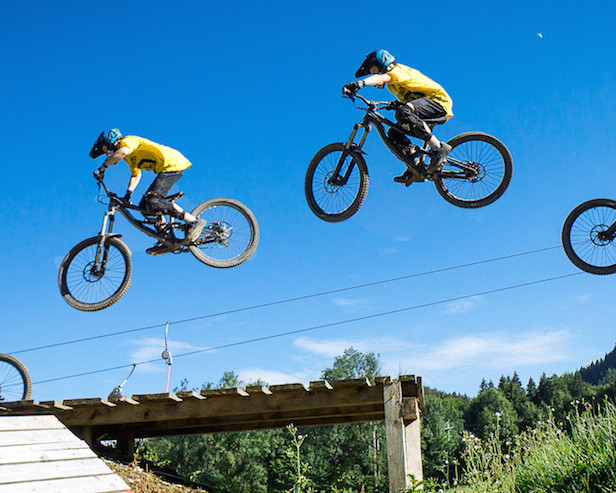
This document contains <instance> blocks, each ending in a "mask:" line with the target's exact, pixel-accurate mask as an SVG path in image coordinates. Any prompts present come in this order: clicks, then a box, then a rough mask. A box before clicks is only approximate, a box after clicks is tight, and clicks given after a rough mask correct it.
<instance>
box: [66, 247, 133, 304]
mask: <svg viewBox="0 0 616 493" xmlns="http://www.w3.org/2000/svg"><path fill="white" fill-rule="evenodd" d="M97 252H98V253H99V266H100V267H99V268H98V270H97V269H96V267H95V261H96V257H97ZM131 272H132V261H131V257H130V250H129V249H128V247H127V246H126V244H125V243H123V242H122V241H120V240H119V239H118V238H114V237H111V238H107V239H106V240H105V245H104V248H103V249H102V250H101V251H100V252H99V237H98V236H94V237H92V238H88V239H87V240H83V241H82V242H81V243H79V244H78V245H77V246H75V247H74V248H73V249H72V250H71V251H70V252H68V254H67V255H66V257H64V260H63V261H62V264H60V272H59V274H58V284H59V286H60V293H61V294H62V297H63V298H64V301H66V302H67V303H68V304H69V305H71V306H72V307H73V308H76V309H77V310H82V311H85V312H94V311H97V310H102V309H103V308H107V307H108V306H111V305H113V304H114V303H115V302H116V301H118V300H119V299H120V298H121V297H122V296H123V295H124V293H126V290H127V289H128V287H129V286H130V281H131V279H130V276H131Z"/></svg>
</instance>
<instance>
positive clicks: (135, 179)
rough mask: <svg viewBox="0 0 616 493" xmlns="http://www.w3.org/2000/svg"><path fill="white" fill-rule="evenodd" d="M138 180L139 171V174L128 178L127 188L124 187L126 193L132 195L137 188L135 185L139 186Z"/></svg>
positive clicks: (139, 178)
mask: <svg viewBox="0 0 616 493" xmlns="http://www.w3.org/2000/svg"><path fill="white" fill-rule="evenodd" d="M139 180H141V171H139V174H137V175H135V176H132V175H131V177H130V181H129V182H128V187H126V191H127V192H130V193H133V192H134V191H135V188H137V185H138V184H139Z"/></svg>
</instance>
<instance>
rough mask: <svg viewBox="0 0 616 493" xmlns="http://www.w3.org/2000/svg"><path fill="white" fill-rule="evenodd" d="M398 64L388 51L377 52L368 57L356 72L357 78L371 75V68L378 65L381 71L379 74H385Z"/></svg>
mask: <svg viewBox="0 0 616 493" xmlns="http://www.w3.org/2000/svg"><path fill="white" fill-rule="evenodd" d="M395 63H396V59H395V58H394V57H393V56H392V55H391V54H390V53H389V52H388V51H386V50H377V51H373V52H372V53H368V54H367V55H366V59H365V60H364V63H362V64H361V67H359V69H358V70H357V72H355V78H359V77H363V76H364V75H370V67H372V66H373V65H376V66H377V68H378V69H379V74H384V73H385V72H387V70H389V69H391V67H392V66H393V65H394V64H395Z"/></svg>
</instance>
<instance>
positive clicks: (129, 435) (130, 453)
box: [118, 430, 135, 461]
mask: <svg viewBox="0 0 616 493" xmlns="http://www.w3.org/2000/svg"><path fill="white" fill-rule="evenodd" d="M118 450H119V451H120V455H121V456H122V458H123V459H126V460H128V461H132V460H133V459H134V458H135V432H134V431H133V430H122V432H121V433H118Z"/></svg>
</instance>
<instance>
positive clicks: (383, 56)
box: [342, 50, 453, 186]
mask: <svg viewBox="0 0 616 493" xmlns="http://www.w3.org/2000/svg"><path fill="white" fill-rule="evenodd" d="M368 74H371V75H369V77H366V78H365V79H362V80H359V81H353V82H350V83H348V84H345V85H344V87H343V88H342V92H343V94H345V95H353V94H355V93H356V92H357V91H358V90H359V89H361V88H362V87H364V86H376V87H378V88H382V87H383V86H384V85H385V84H387V89H389V90H390V91H391V92H392V93H393V94H394V96H396V98H397V99H398V101H399V103H400V104H399V105H398V107H397V109H396V121H397V123H398V124H399V125H400V126H401V127H402V128H404V129H405V130H407V131H409V132H411V135H413V136H414V137H417V138H420V139H422V140H424V141H426V142H427V143H428V145H429V146H430V148H431V149H432V151H433V152H432V156H431V158H430V165H429V166H428V169H427V172H428V174H432V173H436V172H438V171H440V170H441V168H442V165H443V163H444V162H445V158H446V157H447V154H449V152H450V151H451V146H450V145H449V144H447V143H446V142H441V141H439V139H438V138H437V137H436V136H435V135H434V134H433V133H432V129H431V127H430V126H429V125H428V124H427V123H426V122H425V121H424V120H425V119H440V120H442V121H440V122H438V123H445V122H446V121H447V120H448V119H449V118H451V117H452V116H453V113H452V111H451V110H452V105H453V102H452V100H451V98H450V97H449V95H448V94H447V93H446V92H445V90H444V89H443V88H442V87H441V86H440V85H439V84H437V83H436V82H434V81H433V80H432V79H430V78H429V77H426V76H425V75H423V74H422V73H421V72H419V71H418V70H415V69H413V68H410V67H407V66H406V65H402V64H401V63H396V59H395V58H394V57H393V56H392V55H391V54H390V53H389V52H387V51H385V50H378V51H373V52H372V53H369V54H368V55H366V59H365V60H364V62H363V63H362V64H361V66H360V67H359V69H358V70H357V72H356V73H355V77H357V78H359V77H363V76H364V75H368ZM387 133H388V135H389V137H390V139H391V140H392V142H393V143H394V144H395V145H396V147H397V148H398V149H400V151H401V152H403V153H404V154H406V155H409V156H412V155H413V154H414V152H415V146H413V144H411V142H410V140H409V139H408V138H407V137H406V136H405V135H404V134H403V133H402V132H399V131H398V130H396V129H395V128H390V129H389V130H388V132H387ZM411 179H412V173H411V172H410V171H409V170H406V171H405V172H404V173H403V174H402V175H400V176H396V177H395V178H394V181H395V182H397V183H404V184H406V185H407V186H408V185H410V184H411V182H412V180H411Z"/></svg>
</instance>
